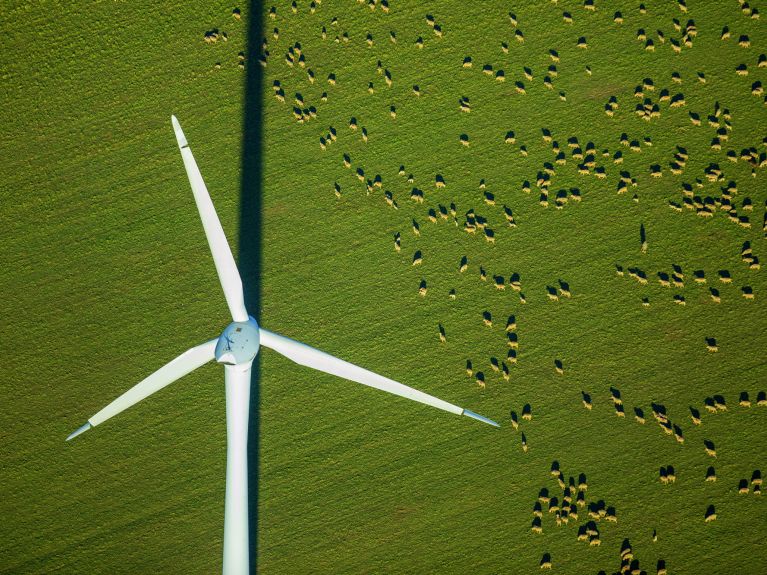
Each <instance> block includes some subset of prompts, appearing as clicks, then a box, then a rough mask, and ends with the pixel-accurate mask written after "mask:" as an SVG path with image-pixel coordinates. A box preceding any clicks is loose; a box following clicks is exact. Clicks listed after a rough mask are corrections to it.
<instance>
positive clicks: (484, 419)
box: [463, 409, 500, 427]
mask: <svg viewBox="0 0 767 575" xmlns="http://www.w3.org/2000/svg"><path fill="white" fill-rule="evenodd" d="M463 415H465V416H467V417H471V418H472V419H476V420H477V421H481V422H482V423H487V424H488V425H492V426H493V427H500V425H499V424H498V423H496V422H495V421H493V420H492V419H489V418H487V417H485V416H484V415H480V414H478V413H474V412H473V411H469V410H468V409H464V410H463Z"/></svg>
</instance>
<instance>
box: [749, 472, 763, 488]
mask: <svg viewBox="0 0 767 575" xmlns="http://www.w3.org/2000/svg"><path fill="white" fill-rule="evenodd" d="M761 484H762V472H761V471H760V470H758V469H755V470H754V472H753V473H752V474H751V485H754V486H756V485H761Z"/></svg>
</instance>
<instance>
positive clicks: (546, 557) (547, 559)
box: [541, 553, 551, 569]
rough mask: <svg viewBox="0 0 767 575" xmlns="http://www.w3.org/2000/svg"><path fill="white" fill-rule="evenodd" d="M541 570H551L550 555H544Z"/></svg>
mask: <svg viewBox="0 0 767 575" xmlns="http://www.w3.org/2000/svg"><path fill="white" fill-rule="evenodd" d="M541 569H551V554H550V553H544V554H543V557H542V558H541Z"/></svg>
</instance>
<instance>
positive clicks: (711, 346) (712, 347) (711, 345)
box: [706, 337, 719, 353]
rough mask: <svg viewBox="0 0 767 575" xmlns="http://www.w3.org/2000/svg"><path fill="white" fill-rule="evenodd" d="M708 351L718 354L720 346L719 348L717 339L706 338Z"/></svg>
mask: <svg viewBox="0 0 767 575" xmlns="http://www.w3.org/2000/svg"><path fill="white" fill-rule="evenodd" d="M706 350H708V351H709V352H711V353H716V352H718V351H719V346H717V344H716V338H713V337H707V338H706Z"/></svg>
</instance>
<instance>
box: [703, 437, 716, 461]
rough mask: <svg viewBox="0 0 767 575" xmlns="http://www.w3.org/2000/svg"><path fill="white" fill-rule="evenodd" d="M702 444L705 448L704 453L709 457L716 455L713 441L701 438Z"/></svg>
mask: <svg viewBox="0 0 767 575" xmlns="http://www.w3.org/2000/svg"><path fill="white" fill-rule="evenodd" d="M703 446H704V448H705V450H706V455H708V456H710V457H716V448H715V446H714V442H713V441H711V440H710V439H704V440H703Z"/></svg>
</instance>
